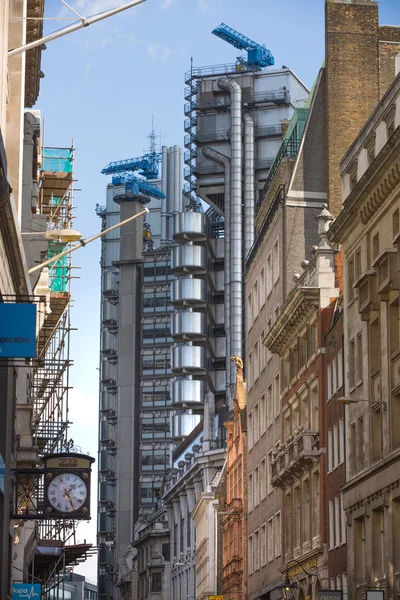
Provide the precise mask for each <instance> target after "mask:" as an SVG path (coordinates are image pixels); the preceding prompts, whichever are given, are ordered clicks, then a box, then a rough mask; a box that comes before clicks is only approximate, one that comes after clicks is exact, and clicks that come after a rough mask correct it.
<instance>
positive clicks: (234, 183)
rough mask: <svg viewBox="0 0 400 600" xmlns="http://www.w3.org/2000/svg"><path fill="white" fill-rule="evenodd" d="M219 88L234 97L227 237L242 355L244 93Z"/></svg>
mask: <svg viewBox="0 0 400 600" xmlns="http://www.w3.org/2000/svg"><path fill="white" fill-rule="evenodd" d="M217 83H218V87H219V88H221V90H227V91H228V92H229V93H230V95H231V189H230V192H231V203H230V209H231V210H230V219H229V227H228V235H230V238H231V248H230V269H231V273H230V305H231V306H230V309H231V319H230V322H231V343H230V346H231V354H232V355H234V356H240V357H241V356H242V352H243V332H242V330H243V327H242V321H243V314H242V313H243V249H242V244H243V234H242V90H241V88H240V86H239V85H238V83H237V82H236V81H231V80H230V79H218V82H217Z"/></svg>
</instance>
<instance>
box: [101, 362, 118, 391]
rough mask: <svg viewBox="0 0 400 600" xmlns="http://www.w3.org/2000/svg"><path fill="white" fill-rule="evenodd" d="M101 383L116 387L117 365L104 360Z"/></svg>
mask: <svg viewBox="0 0 400 600" xmlns="http://www.w3.org/2000/svg"><path fill="white" fill-rule="evenodd" d="M101 382H102V383H104V384H105V385H111V386H112V385H116V382H117V376H116V368H115V365H113V364H112V363H110V362H109V361H108V360H107V359H104V360H103V361H102V363H101Z"/></svg>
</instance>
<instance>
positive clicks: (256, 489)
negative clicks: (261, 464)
mask: <svg viewBox="0 0 400 600" xmlns="http://www.w3.org/2000/svg"><path fill="white" fill-rule="evenodd" d="M259 504H260V474H259V470H258V467H256V468H255V469H254V479H253V506H258V505H259Z"/></svg>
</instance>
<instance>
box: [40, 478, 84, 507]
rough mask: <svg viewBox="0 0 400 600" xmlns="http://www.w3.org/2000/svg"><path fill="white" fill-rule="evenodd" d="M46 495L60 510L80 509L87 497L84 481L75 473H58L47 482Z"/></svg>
mask: <svg viewBox="0 0 400 600" xmlns="http://www.w3.org/2000/svg"><path fill="white" fill-rule="evenodd" d="M47 497H48V499H49V502H50V504H51V505H52V506H53V507H54V508H55V509H56V510H58V511H60V512H64V513H70V512H74V511H75V510H80V509H81V508H82V506H83V504H84V502H85V500H86V498H87V488H86V483H85V482H84V481H83V479H81V478H80V477H79V475H75V473H60V475H56V477H54V479H53V480H52V481H51V483H49V487H48V489H47Z"/></svg>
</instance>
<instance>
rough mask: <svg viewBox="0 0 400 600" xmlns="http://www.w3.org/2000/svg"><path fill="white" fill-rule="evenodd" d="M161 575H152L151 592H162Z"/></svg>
mask: <svg viewBox="0 0 400 600" xmlns="http://www.w3.org/2000/svg"><path fill="white" fill-rule="evenodd" d="M161 581H162V580H161V573H157V572H156V573H152V575H151V591H152V592H161Z"/></svg>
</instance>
